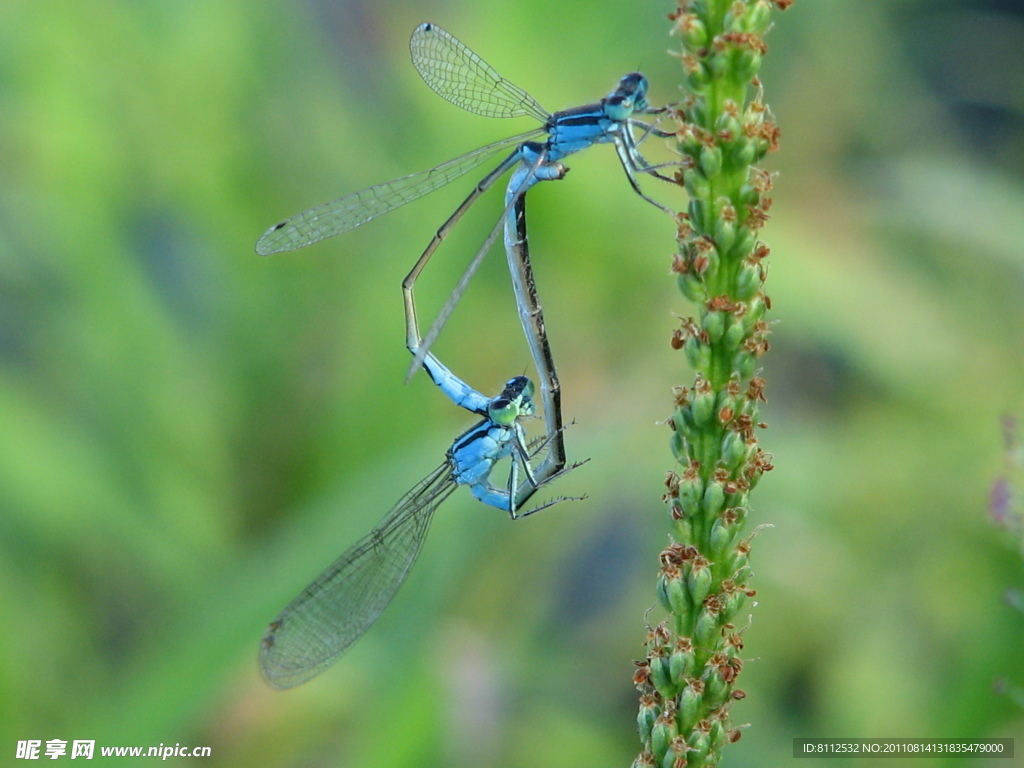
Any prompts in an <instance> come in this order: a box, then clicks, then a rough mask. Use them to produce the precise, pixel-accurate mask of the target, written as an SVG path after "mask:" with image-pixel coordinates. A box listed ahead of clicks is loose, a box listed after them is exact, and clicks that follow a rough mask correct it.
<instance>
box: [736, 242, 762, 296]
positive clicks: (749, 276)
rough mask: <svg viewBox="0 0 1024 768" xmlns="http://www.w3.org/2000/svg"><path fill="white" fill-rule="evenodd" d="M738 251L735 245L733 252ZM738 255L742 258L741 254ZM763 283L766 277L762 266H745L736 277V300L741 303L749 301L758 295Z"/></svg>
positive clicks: (746, 264) (747, 264)
mask: <svg viewBox="0 0 1024 768" xmlns="http://www.w3.org/2000/svg"><path fill="white" fill-rule="evenodd" d="M738 250H739V248H737V247H736V245H735V244H734V245H733V252H734V253H735V252H736V251H738ZM736 255H737V256H740V257H741V258H742V256H741V255H740V254H736ZM763 283H764V277H763V275H762V272H761V265H760V264H749V263H745V264H743V266H741V267H740V272H739V274H738V275H737V276H736V298H737V299H739V300H740V301H749V300H750V299H752V298H753V297H754V296H756V295H757V292H758V291H759V290H760V288H761V285H762V284H763Z"/></svg>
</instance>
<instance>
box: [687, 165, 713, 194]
mask: <svg viewBox="0 0 1024 768" xmlns="http://www.w3.org/2000/svg"><path fill="white" fill-rule="evenodd" d="M683 186H684V187H686V192H687V194H688V195H690V197H699V198H706V197H707V196H708V195H709V194H710V193H711V183H710V182H709V181H708V177H707V176H706V175H705V173H704V169H703V168H701V169H700V170H697V169H696V168H687V169H686V170H685V171H683Z"/></svg>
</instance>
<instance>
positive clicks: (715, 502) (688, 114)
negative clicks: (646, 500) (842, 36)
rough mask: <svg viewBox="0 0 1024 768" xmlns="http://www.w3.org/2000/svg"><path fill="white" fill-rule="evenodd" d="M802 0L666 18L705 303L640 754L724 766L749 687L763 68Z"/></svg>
mask: <svg viewBox="0 0 1024 768" xmlns="http://www.w3.org/2000/svg"><path fill="white" fill-rule="evenodd" d="M792 1H793V0H678V2H679V5H678V8H677V10H676V11H675V12H674V13H672V14H671V15H670V17H669V18H670V19H671V20H672V21H673V22H674V29H673V31H674V33H675V34H676V35H677V36H678V38H679V40H680V42H681V44H682V47H681V50H680V52H679V54H678V56H679V59H680V62H681V64H682V70H683V82H684V90H685V91H686V93H687V96H686V98H684V99H683V100H682V101H681V102H680V103H679V104H677V105H676V107H675V115H676V117H677V119H678V125H679V127H678V130H677V132H676V141H677V148H678V151H679V153H680V155H681V161H680V164H679V170H678V172H677V174H676V180H677V181H678V183H679V184H680V185H681V186H682V187H684V188H685V190H686V193H687V196H688V198H689V203H688V205H687V208H686V211H685V212H684V213H681V214H680V215H679V218H678V222H679V226H678V231H677V244H678V252H677V253H676V255H675V256H674V257H673V262H672V272H673V273H674V274H675V276H676V280H677V282H678V284H679V289H680V290H681V291H682V293H683V295H684V296H685V297H686V298H687V299H689V300H690V301H691V302H693V303H694V304H696V305H697V307H698V313H697V316H695V317H685V318H680V323H679V326H678V327H677V328H676V329H675V331H674V332H673V333H672V337H671V341H670V343H671V347H672V348H673V349H675V350H679V351H681V352H682V353H683V355H684V357H685V359H686V362H687V364H688V365H689V366H690V367H691V368H692V369H693V370H694V371H695V372H696V375H695V379H694V382H693V384H692V385H691V386H689V387H685V386H681V387H677V388H676V389H675V390H674V392H673V395H674V410H673V412H672V415H671V416H670V417H669V419H668V420H667V423H668V425H669V427H670V428H671V430H672V435H671V440H670V446H671V450H672V454H673V456H674V457H675V460H676V461H677V467H676V469H675V470H673V471H671V472H669V473H668V475H667V477H666V480H665V488H666V492H665V493H664V495H663V497H662V499H663V501H664V502H665V505H666V508H667V509H668V511H669V515H668V517H669V520H670V524H671V526H672V543H671V544H670V545H669V546H668V547H667V548H666V549H665V550H664V551H662V553H661V568H660V570H659V573H658V580H657V587H656V591H657V596H658V601H659V603H660V605H661V607H662V608H663V609H664V610H665V612H666V613H667V616H666V618H665V619H664V620H663V621H662V622H661V623H660V624H658V625H657V626H656V627H654V628H653V629H652V628H648V633H647V641H646V646H647V656H646V658H645V659H644V660H643V661H640V662H637V672H636V674H635V675H634V683H635V684H636V686H637V688H638V690H639V691H640V693H641V697H640V711H639V714H638V716H637V725H638V730H639V733H640V738H641V742H642V744H643V750H642V752H641V753H640V755H639V756H638V757H637V759H636V760H635V761H634V763H633V764H634V766H660V767H661V768H683V767H684V766H687V767H688V768H695V766H710V765H715V764H717V763H718V762H719V760H720V759H721V751H722V748H723V747H724V746H725V745H726V744H727V743H730V742H733V741H736V740H737V739H738V738H739V736H740V730H739V729H738V728H736V727H734V726H733V725H732V722H731V717H730V710H731V708H732V705H733V703H734V702H736V701H738V700H740V699H742V698H744V696H745V694H744V692H743V691H742V690H741V689H740V688H739V687H737V679H738V677H739V673H740V672H741V671H742V669H743V658H742V656H741V651H742V649H743V640H742V635H743V632H744V629H737V626H736V623H737V619H739V618H741V617H740V613H741V611H743V610H744V608H745V607H746V606H747V605H748V598H751V597H753V596H754V594H755V592H754V590H752V589H751V588H750V587H749V586H747V582H748V581H749V579H750V576H751V572H750V568H749V564H748V561H749V557H750V543H751V539H753V537H754V535H756V533H757V531H754V534H746V535H745V534H744V527H745V524H746V522H747V517H748V515H749V512H750V503H749V495H750V492H751V491H752V490H753V489H754V488H755V487H756V485H757V483H758V482H759V481H760V479H761V477H762V476H763V475H764V473H765V472H767V471H769V470H771V469H772V457H771V454H768V453H765V452H764V451H762V450H761V448H760V445H759V442H758V438H757V433H758V430H760V429H763V428H764V427H766V425H765V424H764V423H763V422H762V421H761V417H760V407H761V404H762V403H764V402H766V399H765V382H764V380H763V379H761V378H760V377H759V375H758V373H759V369H760V365H761V358H762V356H763V355H764V354H765V353H766V352H767V351H768V346H769V344H768V337H769V333H770V329H769V324H768V321H767V319H766V315H767V312H768V310H769V309H771V301H770V299H769V298H768V295H767V294H766V293H765V291H764V281H765V277H766V272H767V270H766V258H767V256H768V255H769V250H768V247H767V246H766V245H765V244H764V243H763V242H761V241H760V239H759V235H760V231H761V229H762V227H763V226H764V224H765V222H767V220H768V212H769V209H770V208H771V203H772V200H771V197H770V195H769V193H770V192H771V188H772V181H773V178H772V176H771V174H769V173H767V172H765V171H763V170H760V169H759V168H757V167H756V164H757V163H759V162H760V161H761V160H762V159H763V158H764V157H765V156H766V155H767V154H768V153H769V152H772V151H774V150H775V149H776V148H777V146H778V129H777V127H776V125H775V122H774V120H773V118H772V115H771V113H770V111H769V110H768V108H767V107H766V106H765V104H764V100H763V96H764V94H763V89H762V87H761V83H760V81H759V80H758V78H757V75H758V71H759V69H760V66H761V62H762V59H763V57H764V55H765V53H766V52H767V47H766V46H765V43H764V40H763V35H764V34H765V33H766V32H767V31H768V29H769V27H770V26H771V23H772V19H771V17H772V12H773V11H774V10H776V9H777V10H784V9H785V8H787V7H789V5H791V4H792Z"/></svg>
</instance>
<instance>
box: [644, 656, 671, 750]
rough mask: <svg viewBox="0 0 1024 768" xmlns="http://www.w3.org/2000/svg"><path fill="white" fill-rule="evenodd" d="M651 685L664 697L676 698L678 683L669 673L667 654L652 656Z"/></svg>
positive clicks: (666, 698)
mask: <svg viewBox="0 0 1024 768" xmlns="http://www.w3.org/2000/svg"><path fill="white" fill-rule="evenodd" d="M651 685H653V686H654V688H655V690H656V691H657V692H658V693H660V694H661V696H662V698H663V699H665V700H668V699H673V698H675V695H676V691H677V690H678V685H677V684H676V682H675V681H674V680H673V679H672V677H671V675H670V674H669V665H668V657H667V656H651ZM655 728H657V724H655ZM652 738H653V734H652ZM655 754H657V752H655Z"/></svg>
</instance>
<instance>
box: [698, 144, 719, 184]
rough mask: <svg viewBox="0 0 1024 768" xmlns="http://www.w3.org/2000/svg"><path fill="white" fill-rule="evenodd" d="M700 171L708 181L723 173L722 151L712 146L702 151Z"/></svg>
mask: <svg viewBox="0 0 1024 768" xmlns="http://www.w3.org/2000/svg"><path fill="white" fill-rule="evenodd" d="M700 169H701V171H703V172H704V176H705V177H706V178H708V179H714V178H716V177H717V176H718V174H720V173H721V172H722V150H721V148H719V147H717V146H715V145H710V146H704V147H702V148H701V150H700Z"/></svg>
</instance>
